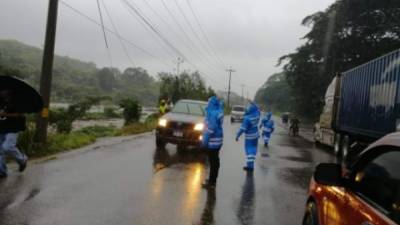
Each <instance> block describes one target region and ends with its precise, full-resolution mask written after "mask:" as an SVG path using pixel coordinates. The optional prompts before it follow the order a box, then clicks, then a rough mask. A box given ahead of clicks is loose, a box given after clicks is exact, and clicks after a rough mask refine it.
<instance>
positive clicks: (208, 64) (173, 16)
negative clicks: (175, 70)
mask: <svg viewBox="0 0 400 225" xmlns="http://www.w3.org/2000/svg"><path fill="white" fill-rule="evenodd" d="M161 3H162V5H163V6H164V8H165V9H166V11H167V13H168V14H169V15H170V17H171V18H172V20H173V22H174V23H175V24H176V25H177V26H178V28H179V30H180V31H181V32H182V33H183V34H184V36H185V37H186V39H187V40H188V41H189V42H190V43H191V45H192V46H193V49H195V51H197V52H199V53H200V54H202V51H201V50H200V49H201V48H199V47H198V46H197V45H196V44H195V42H194V41H193V40H192V38H190V36H189V35H188V34H187V32H186V31H185V29H184V28H183V27H182V25H181V24H180V23H179V21H178V20H177V18H176V17H175V15H174V14H173V13H172V12H171V10H170V9H169V7H168V6H167V4H166V3H165V1H164V0H161ZM200 54H199V55H200ZM199 58H200V57H199ZM200 59H201V60H202V58H200ZM206 59H208V57H206ZM202 61H203V60H202ZM203 62H205V64H207V66H210V67H213V65H211V64H210V63H209V62H207V61H205V60H204V61H203ZM218 70H219V69H217V71H218ZM214 72H215V71H214Z"/></svg>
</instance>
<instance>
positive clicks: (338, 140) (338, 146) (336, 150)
mask: <svg viewBox="0 0 400 225" xmlns="http://www.w3.org/2000/svg"><path fill="white" fill-rule="evenodd" d="M341 142H342V136H341V135H340V134H336V135H335V142H334V145H333V150H334V153H335V155H336V156H339V155H340V152H341V150H342V143H341Z"/></svg>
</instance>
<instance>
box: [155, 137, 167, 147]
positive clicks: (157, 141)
mask: <svg viewBox="0 0 400 225" xmlns="http://www.w3.org/2000/svg"><path fill="white" fill-rule="evenodd" d="M165 145H167V143H166V142H165V141H163V140H161V139H160V138H158V137H156V146H157V148H158V149H164V148H165Z"/></svg>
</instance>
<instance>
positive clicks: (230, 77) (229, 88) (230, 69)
mask: <svg viewBox="0 0 400 225" xmlns="http://www.w3.org/2000/svg"><path fill="white" fill-rule="evenodd" d="M226 71H227V72H228V73H229V84H228V108H230V97H231V79H232V73H233V72H236V71H235V70H233V69H232V67H231V68H229V69H227V70H226Z"/></svg>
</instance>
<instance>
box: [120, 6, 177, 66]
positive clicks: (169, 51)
mask: <svg viewBox="0 0 400 225" xmlns="http://www.w3.org/2000/svg"><path fill="white" fill-rule="evenodd" d="M122 3H124V4H125V5H124V6H125V7H126V9H127V11H128V13H129V14H130V15H131V16H132V17H133V18H134V19H135V20H136V21H138V22H139V24H140V25H141V26H142V27H143V28H144V29H145V30H147V31H148V32H149V33H150V35H152V36H153V37H155V39H157V40H158V39H159V38H160V37H159V36H158V35H157V34H155V33H154V31H153V30H151V29H150V28H149V26H148V25H147V24H146V23H145V22H144V21H143V20H142V18H140V16H139V15H138V14H136V13H135V12H132V10H130V9H129V7H130V6H129V5H127V3H126V2H122ZM131 3H132V4H133V5H134V6H135V8H136V9H137V10H138V12H140V14H141V15H143V17H144V18H146V16H145V15H144V14H143V13H142V12H141V10H140V9H139V8H138V6H137V5H136V4H135V3H134V2H131ZM146 19H147V20H148V21H150V20H149V18H146ZM156 43H157V44H158V45H159V46H160V47H161V48H162V49H163V50H164V51H165V52H166V53H167V55H168V57H170V58H175V57H176V55H175V53H174V52H171V50H170V49H168V48H166V47H165V46H164V45H163V44H162V43H160V42H158V41H156Z"/></svg>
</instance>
